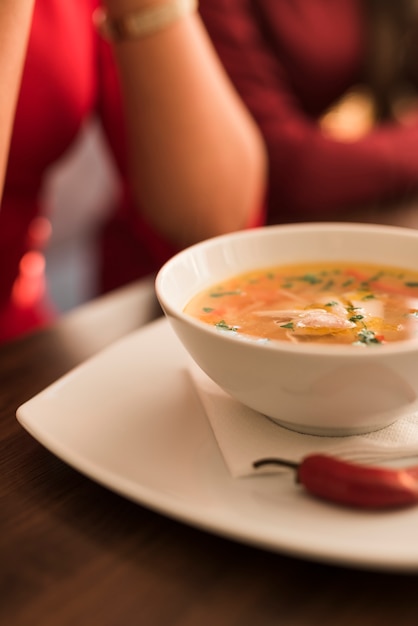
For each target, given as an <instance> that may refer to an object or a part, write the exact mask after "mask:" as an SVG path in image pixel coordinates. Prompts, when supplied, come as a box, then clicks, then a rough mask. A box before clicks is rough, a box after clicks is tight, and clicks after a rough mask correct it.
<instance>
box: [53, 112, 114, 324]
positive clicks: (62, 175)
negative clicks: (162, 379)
mask: <svg viewBox="0 0 418 626" xmlns="http://www.w3.org/2000/svg"><path fill="white" fill-rule="evenodd" d="M117 192H118V187H117V178H116V175H115V172H114V169H113V163H112V161H111V158H110V156H109V153H108V149H107V146H106V144H105V142H104V139H103V137H102V134H101V129H100V127H99V125H98V124H96V123H95V122H94V121H92V122H90V123H89V124H88V125H87V126H86V127H85V128H84V130H83V132H82V134H81V137H80V138H79V139H78V141H77V143H76V144H75V145H74V146H73V148H72V150H71V151H70V152H69V153H68V154H66V155H65V158H63V159H62V160H61V161H60V162H59V163H58V165H57V166H55V167H54V168H53V169H51V171H50V173H49V176H48V180H47V183H46V185H45V189H44V191H43V194H44V197H45V206H46V208H47V214H48V217H49V219H50V221H51V224H52V236H51V239H50V241H49V245H48V248H47V250H46V264H47V265H46V272H47V280H48V281H49V286H50V292H51V295H52V298H53V300H54V301H55V303H56V305H57V306H58V308H59V309H60V311H62V312H65V311H68V310H70V309H71V308H73V307H74V306H77V305H79V304H83V303H84V302H86V301H87V300H89V299H90V298H92V297H94V296H95V295H96V293H97V289H96V271H97V255H96V244H95V241H96V233H97V229H98V227H99V225H100V224H101V223H102V221H103V220H104V219H105V217H106V216H107V214H108V212H109V211H110V209H111V206H112V203H113V202H114V198H115V196H116V194H117Z"/></svg>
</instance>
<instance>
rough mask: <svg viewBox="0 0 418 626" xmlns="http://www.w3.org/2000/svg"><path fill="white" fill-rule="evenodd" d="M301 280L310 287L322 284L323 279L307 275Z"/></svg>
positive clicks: (300, 278) (301, 277)
mask: <svg viewBox="0 0 418 626" xmlns="http://www.w3.org/2000/svg"><path fill="white" fill-rule="evenodd" d="M299 280H303V281H304V282H305V283H309V284H310V285H317V284H318V283H322V278H319V276H316V274H305V275H304V276H300V277H299Z"/></svg>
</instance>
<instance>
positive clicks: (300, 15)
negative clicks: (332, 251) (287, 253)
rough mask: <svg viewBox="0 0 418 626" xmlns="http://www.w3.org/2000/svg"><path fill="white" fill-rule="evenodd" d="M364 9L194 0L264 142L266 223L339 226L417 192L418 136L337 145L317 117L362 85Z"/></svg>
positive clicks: (387, 133) (311, 1)
mask: <svg viewBox="0 0 418 626" xmlns="http://www.w3.org/2000/svg"><path fill="white" fill-rule="evenodd" d="M363 2H364V0H358V1H356V0H332V1H331V2H330V1H329V0H200V12H201V15H202V17H203V19H204V22H205V24H206V27H207V29H208V31H209V33H210V35H211V37H212V40H213V42H214V44H215V47H216V49H217V51H218V53H219V55H220V57H221V59H222V61H223V63H224V65H225V67H226V69H227V70H228V73H229V75H230V77H231V78H232V81H233V82H234V84H235V85H236V87H237V90H238V91H239V93H240V94H241V97H242V98H243V100H244V102H245V103H246V104H247V106H248V107H249V109H250V111H251V112H252V114H253V116H254V118H255V119H256V121H257V123H258V124H259V127H260V129H261V131H262V133H263V135H264V138H265V141H266V144H267V148H268V154H269V160H270V180H269V190H268V212H269V219H270V221H273V222H286V221H291V222H293V221H300V220H320V219H332V218H338V216H339V214H341V210H342V209H347V208H350V207H353V206H367V205H368V204H371V203H375V202H381V201H389V200H391V199H396V198H400V197H402V196H404V194H405V195H407V194H411V193H413V192H415V193H416V192H417V190H418V127H417V126H416V125H415V126H413V127H411V128H409V129H406V128H404V127H395V126H390V125H387V126H385V127H381V128H379V129H378V130H375V131H373V132H372V133H371V134H369V135H368V136H365V137H364V138H362V139H361V140H359V141H355V142H353V143H343V142H340V141H336V140H332V139H330V138H329V137H326V136H325V135H324V134H323V133H321V132H320V130H319V126H318V124H317V120H318V117H319V116H320V115H321V114H322V113H323V112H324V111H325V110H326V109H327V108H328V107H329V106H330V105H331V104H332V103H333V102H334V101H335V100H337V99H338V98H340V97H341V96H342V94H344V92H345V91H346V90H347V89H349V88H350V87H351V86H352V85H354V84H356V83H358V82H361V81H362V79H363V65H364V56H365V42H366V33H365V28H364V24H365V20H364V18H363V13H362V8H364V7H362V4H363Z"/></svg>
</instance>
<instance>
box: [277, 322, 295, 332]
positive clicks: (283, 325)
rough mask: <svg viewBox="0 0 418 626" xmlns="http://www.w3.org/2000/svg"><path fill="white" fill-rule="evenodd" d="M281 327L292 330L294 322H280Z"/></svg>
mask: <svg viewBox="0 0 418 626" xmlns="http://www.w3.org/2000/svg"><path fill="white" fill-rule="evenodd" d="M280 328H290V330H293V322H287V324H280Z"/></svg>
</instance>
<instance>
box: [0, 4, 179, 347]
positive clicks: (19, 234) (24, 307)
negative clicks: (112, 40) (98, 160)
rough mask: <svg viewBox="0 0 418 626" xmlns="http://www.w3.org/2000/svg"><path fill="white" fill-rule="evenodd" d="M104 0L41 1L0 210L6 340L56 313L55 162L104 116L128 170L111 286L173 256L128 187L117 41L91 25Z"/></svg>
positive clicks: (106, 267) (110, 265) (106, 270)
mask: <svg viewBox="0 0 418 626" xmlns="http://www.w3.org/2000/svg"><path fill="white" fill-rule="evenodd" d="M96 5H97V0H68V1H67V0H38V2H36V8H35V14H34V20H33V26H32V32H31V36H30V41H29V48H28V54H27V61H26V65H25V68H24V74H23V82H22V88H21V93H20V97H19V101H18V107H17V113H16V120H15V127H14V132H13V139H12V145H11V152H10V159H9V165H8V172H7V176H6V184H5V190H4V196H3V200H2V205H1V210H0V268H1V270H0V341H2V340H5V339H9V338H12V337H14V336H17V335H18V334H20V333H22V332H25V331H28V330H30V329H32V328H35V327H36V326H39V325H40V324H43V323H45V322H47V321H49V320H50V319H51V317H53V316H54V311H53V307H52V306H51V305H50V303H48V302H47V297H46V290H45V278H44V259H43V255H42V253H41V251H40V249H41V248H42V243H43V240H44V239H45V230H46V226H47V223H46V222H45V221H43V220H42V219H41V220H40V219H38V216H39V215H41V214H42V207H40V206H39V193H40V190H41V188H42V183H43V178H44V175H45V172H46V170H47V168H48V167H49V166H50V165H51V164H52V163H53V162H54V161H55V160H56V159H58V158H59V157H60V156H62V155H63V153H64V152H65V151H66V150H67V149H68V148H69V147H70V146H71V144H72V142H73V140H74V139H75V137H76V135H77V133H78V131H79V130H80V129H81V127H82V125H83V124H84V123H85V122H86V120H88V119H89V118H90V117H91V116H93V115H98V116H99V117H100V118H101V121H102V123H103V128H104V131H105V133H106V135H107V138H108V140H109V142H110V146H111V149H112V151H113V154H114V157H115V162H116V165H117V167H118V169H119V171H120V175H121V188H122V194H121V195H122V197H121V200H120V203H119V205H118V206H117V207H115V211H114V214H113V215H112V217H111V219H110V221H109V224H108V225H107V226H106V228H105V230H104V232H103V233H102V237H101V247H102V277H101V279H102V285H101V288H102V290H103V291H106V290H108V289H111V288H113V287H116V286H119V285H122V284H124V283H126V282H128V281H130V280H132V279H135V278H138V277H140V276H143V275H145V274H148V273H150V272H153V271H155V270H157V269H158V268H159V267H160V266H161V264H162V263H163V262H164V261H165V260H166V259H167V258H168V257H169V255H170V254H172V252H173V250H172V249H171V246H170V245H169V244H168V243H167V242H165V241H163V240H161V238H159V237H158V236H157V235H156V234H155V233H154V232H153V231H152V229H151V228H150V227H149V226H148V225H147V224H145V223H144V222H143V221H142V220H141V218H140V217H139V216H138V214H137V211H136V210H135V209H134V208H133V205H132V203H130V202H129V193H128V187H127V184H126V177H125V173H126V164H125V145H124V128H123V121H122V114H121V101H120V91H119V85H118V79H117V72H116V67H115V65H114V63H113V58H112V52H111V47H110V46H109V44H107V43H106V42H104V41H103V40H101V38H100V37H99V36H98V35H97V33H96V32H95V30H94V28H93V25H92V12H93V10H94V8H95V6H96Z"/></svg>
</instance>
